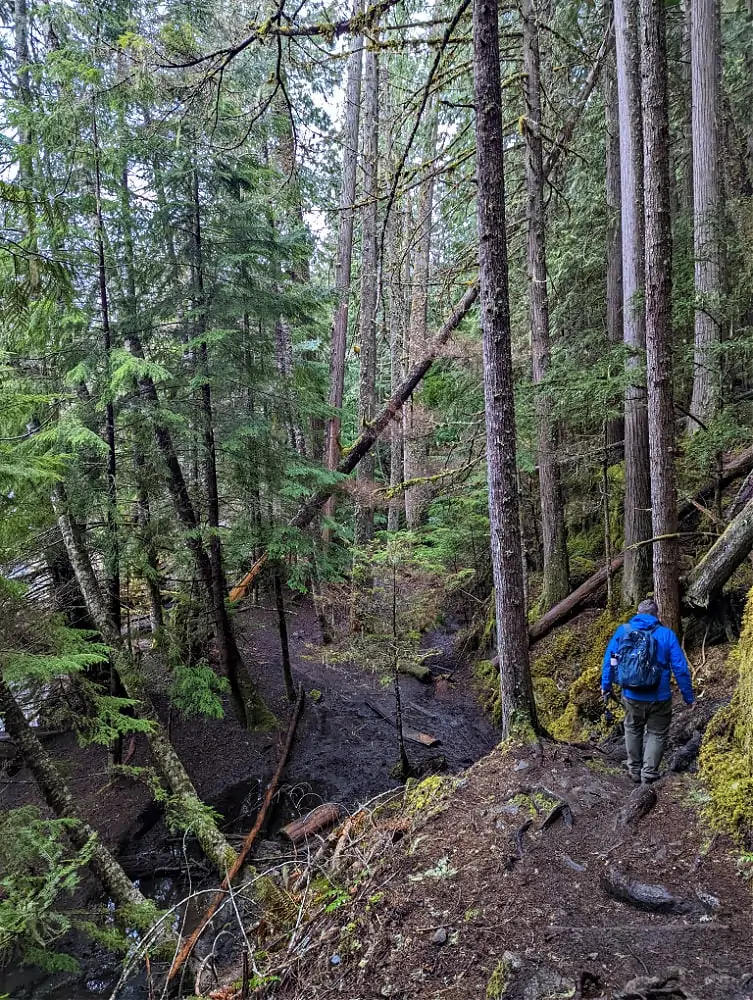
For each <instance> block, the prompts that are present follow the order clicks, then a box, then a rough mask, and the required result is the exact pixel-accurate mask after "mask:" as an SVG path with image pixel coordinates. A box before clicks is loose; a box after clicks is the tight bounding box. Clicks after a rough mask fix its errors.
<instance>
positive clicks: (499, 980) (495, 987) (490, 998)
mask: <svg viewBox="0 0 753 1000" xmlns="http://www.w3.org/2000/svg"><path fill="white" fill-rule="evenodd" d="M512 973H513V964H512V962H510V961H509V960H508V959H505V958H503V959H502V960H501V961H499V962H497V964H496V966H495V968H494V972H492V974H491V976H490V977H489V982H488V983H487V984H486V1000H502V997H504V995H505V994H506V993H507V987H508V986H509V985H510V979H511V978H512Z"/></svg>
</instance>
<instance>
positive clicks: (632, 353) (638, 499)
mask: <svg viewBox="0 0 753 1000" xmlns="http://www.w3.org/2000/svg"><path fill="white" fill-rule="evenodd" d="M614 27H615V48H616V55H617V99H618V105H619V121H620V191H621V201H622V295H623V310H622V322H623V330H624V339H625V344H626V346H627V348H628V351H629V356H628V360H627V368H628V375H629V378H630V381H631V384H630V385H629V386H628V388H627V391H626V393H625V549H626V551H625V570H624V573H623V598H624V600H625V602H626V603H628V604H637V603H638V602H639V601H640V600H642V599H643V598H644V597H645V596H646V592H647V590H648V589H649V587H650V581H651V550H650V546H648V545H638V543H640V542H643V541H645V540H646V539H647V538H650V537H651V511H650V503H651V486H650V478H649V458H648V414H647V411H646V389H645V386H644V385H643V384H642V380H641V379H640V376H639V372H640V367H641V362H642V360H643V353H644V350H645V347H646V325H645V308H644V301H643V295H644V283H645V274H644V232H643V226H644V219H643V129H642V126H641V85H640V61H639V47H638V6H637V0H615V3H614Z"/></svg>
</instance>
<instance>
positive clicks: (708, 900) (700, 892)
mask: <svg viewBox="0 0 753 1000" xmlns="http://www.w3.org/2000/svg"><path fill="white" fill-rule="evenodd" d="M695 894H696V896H697V897H698V899H699V900H700V902H701V906H702V907H703V908H704V910H718V909H719V907H720V906H721V905H722V904H721V903H720V902H719V897H718V896H715V895H714V894H713V893H711V892H706V890H705V889H702V888H701V887H700V886H698V887H697V888H696V891H695Z"/></svg>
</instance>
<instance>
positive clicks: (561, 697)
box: [533, 677, 567, 729]
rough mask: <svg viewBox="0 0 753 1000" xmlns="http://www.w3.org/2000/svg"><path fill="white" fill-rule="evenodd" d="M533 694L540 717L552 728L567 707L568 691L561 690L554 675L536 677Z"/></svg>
mask: <svg viewBox="0 0 753 1000" xmlns="http://www.w3.org/2000/svg"><path fill="white" fill-rule="evenodd" d="M533 695H534V698H535V699H536V711H537V712H538V716H539V719H540V720H541V722H542V723H543V724H544V725H545V726H546V728H547V729H550V728H551V726H552V724H553V723H554V722H555V720H556V719H558V718H559V716H560V715H562V713H563V712H564V711H565V708H566V707H567V692H566V691H561V690H560V688H559V685H558V684H557V681H556V680H555V679H554V678H553V677H534V680H533Z"/></svg>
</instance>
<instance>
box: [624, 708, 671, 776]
mask: <svg viewBox="0 0 753 1000" xmlns="http://www.w3.org/2000/svg"><path fill="white" fill-rule="evenodd" d="M622 704H623V705H624V707H625V749H626V750H627V764H628V771H629V772H630V777H631V778H632V779H633V781H641V780H643V781H647V782H648V781H656V779H657V778H658V777H659V765H660V764H661V759H662V757H663V756H664V751H665V749H666V746H667V737H668V736H669V724H670V722H671V721H672V701H671V700H668V701H635V699H633V698H626V697H625V696H624V695H623V696H622Z"/></svg>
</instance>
